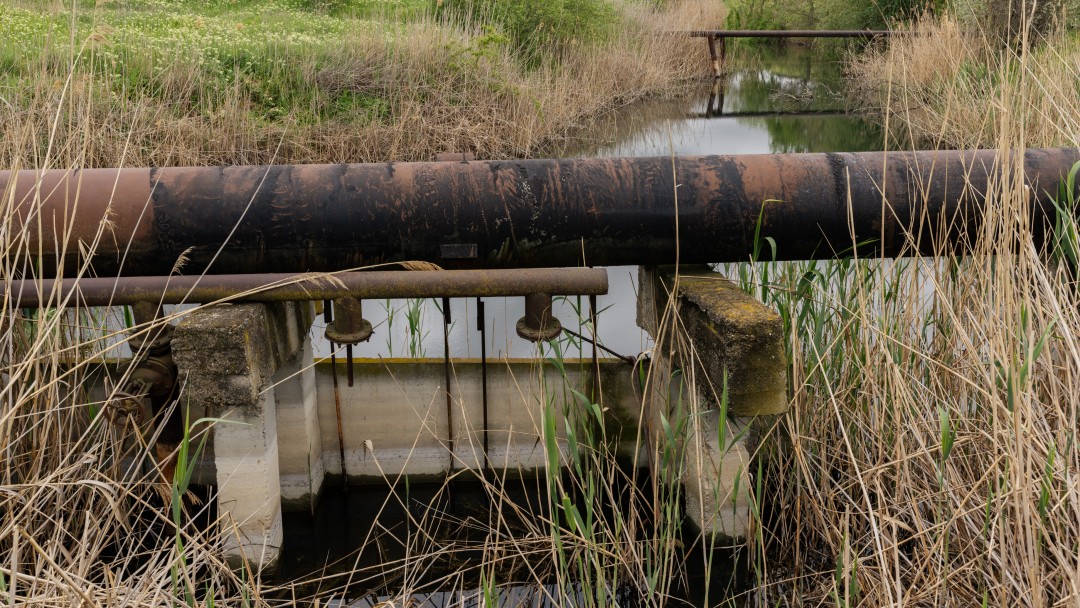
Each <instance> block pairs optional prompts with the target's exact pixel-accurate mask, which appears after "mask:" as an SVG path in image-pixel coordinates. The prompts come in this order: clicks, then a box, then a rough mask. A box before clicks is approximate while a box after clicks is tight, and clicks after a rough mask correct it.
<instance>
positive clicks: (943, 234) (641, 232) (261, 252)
mask: <svg viewBox="0 0 1080 608" xmlns="http://www.w3.org/2000/svg"><path fill="white" fill-rule="evenodd" d="M790 33H791V32H787V33H786V35H790ZM1000 156H1001V157H1000V158H999V153H998V152H997V151H994V150H968V151H954V150H953V151H950V150H942V151H923V152H859V153H828V154H762V155H735V156H697V157H694V156H679V157H675V158H671V157H666V156H664V157H651V158H579V159H555V160H552V159H548V160H543V159H525V160H506V161H471V162H443V163H389V164H369V165H276V166H269V167H224V168H222V167H173V168H159V169H120V170H118V169H86V170H82V171H77V172H64V171H45V172H40V171H24V172H17V173H16V172H0V191H3V192H9V193H10V195H9V199H8V200H9V201H11V202H12V213H11V217H12V222H13V224H12V226H11V227H10V231H13V232H23V231H25V233H26V234H28V235H30V242H28V243H27V246H28V247H29V249H28V250H29V251H35V252H36V251H38V250H39V248H40V251H41V256H40V257H39V259H38V260H36V261H35V264H37V263H40V268H41V273H42V274H41V275H40V276H44V277H51V276H53V274H55V271H56V268H57V266H58V264H59V263H61V262H66V263H65V265H64V267H65V268H76V267H81V266H82V265H84V264H87V263H92V264H93V267H94V269H95V271H96V272H97V274H98V275H99V276H115V275H126V276H135V275H168V274H170V273H171V271H172V269H173V266H174V265H175V264H176V262H177V260H178V259H179V258H181V257H183V258H184V259H186V260H187V261H186V262H185V263H184V264H183V265H182V271H183V272H184V273H185V274H187V275H189V276H191V275H196V274H199V273H201V272H203V271H205V270H206V269H207V268H210V269H211V271H212V272H215V273H222V274H224V273H254V272H265V271H267V270H268V269H273V270H275V271H277V272H307V271H327V270H343V269H353V268H357V267H361V266H365V265H369V264H373V263H381V262H400V261H407V260H414V261H415V260H419V261H427V262H432V263H436V264H439V265H441V266H443V267H447V268H450V267H453V268H479V267H487V268H499V267H502V268H507V267H517V268H521V267H537V266H549V267H550V266H581V265H583V262H584V261H586V260H587V261H588V263H589V264H595V265H597V266H606V265H618V264H670V263H674V261H675V254H674V252H675V251H676V250H678V251H679V259H680V262H682V263H705V262H737V261H745V260H746V259H748V257H749V255H750V254H751V253H752V252H753V251H754V243H755V236H757V237H758V238H759V239H762V238H766V237H768V238H772V239H774V240H775V242H776V244H777V250H776V255H777V259H786V260H792V259H814V258H831V257H834V256H836V255H846V253H845V252H850V250H851V248H852V246H853V244H855V243H866V245H865V246H864V247H862V248H861V250H860V255H863V256H885V257H891V256H897V255H911V254H913V253H916V252H919V253H922V254H924V255H934V254H942V253H948V252H949V251H950V246H951V245H954V244H955V243H957V242H968V241H969V240H970V239H975V238H977V237H978V236H979V235H980V233H981V230H980V229H979V228H980V226H979V225H980V222H981V217H982V211H983V207H984V204H985V193H986V192H987V191H988V189H989V187H988V184H991V183H992V178H991V176H997V175H998V174H999V170H998V169H999V167H1000V166H1002V163H1008V164H1009V166H1012V167H1016V168H1017V169H1019V168H1020V166H1021V163H1020V161H1021V160H1022V161H1023V167H1024V179H1025V182H1026V185H1027V186H1029V187H1030V188H1031V189H1030V193H1031V197H1030V199H1031V200H1030V202H1029V203H1028V206H1027V207H1026V209H1025V211H1026V212H1028V213H1029V214H1030V215H1031V217H1030V218H1029V219H1030V220H1031V224H1032V226H1034V227H1035V232H1036V234H1035V245H1036V246H1041V244H1042V242H1043V240H1044V236H1045V235H1044V233H1043V232H1042V228H1041V227H1042V226H1043V225H1044V224H1045V223H1046V222H1047V221H1050V220H1052V219H1053V215H1052V214H1053V213H1054V212H1053V205H1051V204H1050V199H1051V195H1052V194H1054V193H1056V191H1057V184H1058V182H1059V181H1060V180H1061V179H1062V177H1063V176H1066V175H1068V173H1069V170H1070V168H1071V167H1072V165H1073V163H1074V162H1076V161H1077V160H1080V151H1078V150H1077V149H1076V148H1059V149H1030V150H1026V151H1024V152H1023V153H1022V157H1021V153H1020V152H1007V153H1000ZM1017 178H1019V176H1017ZM993 179H996V177H994V178H993ZM13 180H14V181H15V182H16V183H14V184H12V183H11V182H12V181H13ZM673 183H677V184H678V186H679V187H678V200H677V201H676V198H675V193H674V189H673V188H672V184H673ZM883 193H884V195H883ZM35 197H36V198H35ZM76 200H77V202H78V205H77V206H76V205H74V203H73V201H76ZM765 201H769V202H768V203H765ZM849 203H850V204H849ZM886 203H887V204H886ZM763 204H764V209H765V216H764V221H763V222H762V223H761V226H760V231H759V230H758V227H759V226H758V218H759V217H761V211H762V207H763ZM103 222H106V223H107V225H108V226H109V230H111V234H110V237H109V238H104V239H101V238H97V235H98V232H99V231H100V230H101V229H102V226H103ZM676 225H677V226H678V230H676ZM446 235H453V237H452V238H451V237H447V236H446ZM80 241H81V242H84V243H89V242H98V243H99V244H98V247H97V249H96V250H95V253H94V255H93V256H92V258H90V259H89V260H87V259H86V258H85V253H84V249H83V248H80V247H79V242H80ZM757 242H760V240H758V241H757ZM911 243H917V244H918V247H917V248H916V247H911V246H910V244H911ZM446 245H468V247H466V248H465V249H468V250H469V251H472V249H473V247H474V246H475V251H476V255H475V257H452V258H444V257H443V254H442V252H443V251H444V249H445V248H446V247H445V246H446ZM458 249H462V248H461V247H449V248H448V250H449V251H451V252H456V251H457V250H458ZM453 255H455V256H456V255H458V253H454V254H453ZM58 256H62V257H63V259H62V260H59V259H58ZM121 260H123V263H122V264H121ZM211 260H214V261H213V263H212V265H211ZM437 294H438V295H437V296H435V297H438V296H443V295H448V296H452V297H459V296H461V297H472V296H475V295H478V294H477V293H476V292H465V293H438V292H437ZM404 295H410V294H404ZM485 295H486V294H485ZM313 297H314V298H324V297H326V295H325V294H323V293H319V294H315V295H314V296H313ZM366 297H373V298H378V297H385V296H379V295H377V294H366ZM410 297H413V296H411V295H410Z"/></svg>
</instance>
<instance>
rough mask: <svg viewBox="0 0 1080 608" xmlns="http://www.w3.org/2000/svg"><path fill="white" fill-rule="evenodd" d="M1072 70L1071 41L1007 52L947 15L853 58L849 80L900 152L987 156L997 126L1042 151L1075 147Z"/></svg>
mask: <svg viewBox="0 0 1080 608" xmlns="http://www.w3.org/2000/svg"><path fill="white" fill-rule="evenodd" d="M1036 41H1038V42H1039V43H1040V44H1038V45H1036V44H1035V42H1036ZM1078 62H1080V41H1078V39H1077V38H1076V36H1075V35H1074V34H1072V33H1070V32H1067V31H1058V32H1057V33H1054V34H1052V35H1050V38H1049V39H1047V40H1043V38H1042V37H1041V36H1038V37H1036V36H1035V35H1034V34H1032V35H1030V36H1029V37H1025V38H1023V39H1021V41H1020V42H1019V43H1017V45H1016V46H1009V45H1005V44H1003V43H1002V41H1001V39H1000V38H999V37H998V36H997V35H996V34H994V33H991V32H988V31H986V30H980V29H979V28H978V27H977V26H976V25H974V24H972V23H971V22H968V21H963V22H962V21H959V20H957V19H955V18H952V17H948V16H946V17H942V18H937V19H933V18H927V19H924V20H922V21H920V22H918V23H915V24H914V25H912V26H911V28H910V29H909V30H907V31H906V32H905V33H904V34H903V35H901V36H898V37H895V38H893V39H892V41H891V43H890V44H889V45H888V46H885V47H881V48H878V49H876V50H875V49H871V50H870V51H869V52H867V53H865V54H863V55H860V56H857V57H855V58H854V59H853V61H852V62H851V70H850V71H851V85H852V92H853V94H855V95H856V96H857V97H858V99H859V102H860V104H861V105H862V106H863V107H865V108H866V109H867V110H868V111H869V112H871V113H872V114H873V115H875V116H879V117H881V118H882V119H883V120H884V121H885V123H886V124H887V125H888V126H889V127H890V133H891V134H892V135H893V137H895V138H896V140H897V141H898V142H902V143H901V144H900V145H906V144H912V145H914V146H915V147H918V148H927V147H929V148H936V147H943V148H958V149H959V148H987V147H993V146H996V145H997V144H998V143H999V137H1000V134H1001V128H1002V125H1004V124H1015V125H1016V130H1017V131H1018V132H1019V135H1020V137H1021V139H1020V142H1019V143H1021V144H1022V145H1024V146H1028V147H1050V146H1069V145H1074V143H1075V142H1076V141H1077V125H1080V101H1078V99H1077V95H1076V91H1077V65H1078ZM1021 89H1023V90H1021Z"/></svg>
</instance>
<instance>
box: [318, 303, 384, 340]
mask: <svg viewBox="0 0 1080 608" xmlns="http://www.w3.org/2000/svg"><path fill="white" fill-rule="evenodd" d="M373 331H374V330H373V329H372V327H371V322H370V321H368V320H367V319H365V318H364V313H363V308H362V305H361V302H360V300H359V299H357V298H354V297H352V296H345V297H343V298H337V299H336V300H334V320H333V321H331V322H330V324H329V325H327V326H326V333H325V335H326V339H327V340H329V341H331V342H334V343H336V344H359V343H360V342H366V341H367V340H368V338H370V337H371V334H372V333H373Z"/></svg>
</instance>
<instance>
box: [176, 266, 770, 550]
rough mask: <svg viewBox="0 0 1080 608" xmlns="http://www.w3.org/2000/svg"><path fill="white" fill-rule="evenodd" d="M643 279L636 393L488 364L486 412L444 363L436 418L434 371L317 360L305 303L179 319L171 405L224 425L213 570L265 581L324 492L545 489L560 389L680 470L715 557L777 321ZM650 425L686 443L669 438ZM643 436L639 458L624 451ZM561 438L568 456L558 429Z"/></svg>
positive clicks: (471, 387)
mask: <svg viewBox="0 0 1080 608" xmlns="http://www.w3.org/2000/svg"><path fill="white" fill-rule="evenodd" d="M676 277H677V278H676ZM640 280H641V290H640V296H639V301H638V322H639V324H640V325H641V326H642V327H643V328H644V329H646V330H647V331H648V332H649V333H650V334H651V335H652V336H653V338H654V339H655V340H656V347H655V349H654V351H653V353H652V362H651V367H652V370H651V374H650V377H651V378H652V380H650V382H649V384H648V386H647V390H646V391H645V392H644V393H643V392H642V387H641V386H640V385H639V380H638V375H637V373H636V370H635V368H634V365H633V364H631V363H628V362H626V361H622V360H619V359H601V360H600V361H598V362H596V363H595V367H593V365H594V363H593V362H592V361H589V360H572V361H566V362H565V366H564V372H560V371H559V370H557V369H555V367H554V366H551V365H545V364H543V363H542V362H541V361H539V360H524V359H522V360H498V361H489V362H488V364H487V367H488V369H487V388H488V391H487V393H488V397H487V400H486V403H487V411H484V403H485V401H484V399H483V396H482V388H481V386H482V383H481V381H480V378H481V371H480V367H481V363H480V362H479V361H478V360H473V359H454V360H452V361H451V362H450V364H451V369H452V372H451V376H450V377H451V381H450V387H449V389H450V390H449V392H450V396H451V399H450V416H447V407H446V386H445V384H446V383H445V377H446V376H445V375H444V373H445V368H444V362H443V360H442V359H355V360H353V361H352V363H353V366H354V382H353V384H352V386H349V385H348V384H347V383H346V382H345V363H344V362H343V361H341V360H338V361H337V363H336V365H337V366H338V367H337V369H335V368H334V367H333V364H331V363H330V362H329V361H318V360H316V359H315V358H314V357H313V354H312V343H311V334H312V323H313V319H314V316H315V315H314V308H313V306H312V305H311V303H308V302H301V303H297V302H272V303H238V304H229V305H218V306H211V307H204V308H201V309H198V310H196V311H194V312H192V313H190V314H189V315H187V316H186V317H184V319H183V320H182V321H181V322H180V323H179V325H178V326H177V327H176V329H175V335H174V337H173V356H174V358H175V360H176V364H177V367H178V370H179V376H180V380H181V382H182V385H183V387H184V388H183V393H182V395H181V400H180V403H181V404H184V405H186V406H187V407H189V408H199V411H204V412H205V415H206V416H209V417H211V418H217V419H220V421H219V422H216V423H215V424H214V427H213V440H212V442H211V446H210V448H209V449H208V452H207V454H206V455H205V457H204V459H205V460H206V461H207V464H210V463H212V467H208V468H209V469H210V470H211V471H212V473H211V475H212V479H211V480H207V481H211V482H212V483H216V485H217V494H216V497H217V505H218V512H219V514H220V515H222V516H223V519H222V521H223V525H225V526H226V530H228V531H229V532H230V536H229V540H228V541H227V543H226V545H225V547H224V552H225V557H226V558H227V559H228V560H229V561H230V563H233V564H235V565H240V564H241V563H243V562H245V561H246V562H247V563H248V564H250V565H251V566H253V567H256V568H260V569H264V570H265V569H272V568H274V567H275V566H276V563H277V561H278V559H279V557H280V552H281V542H282V527H281V526H282V523H281V522H282V518H281V513H282V510H309V509H313V508H314V505H315V503H316V501H317V500H318V497H319V493H320V491H321V490H322V487H323V484H324V481H325V480H326V479H327V478H334V479H338V480H342V479H345V480H348V482H350V483H366V482H377V483H385V481H386V480H387V479H390V480H393V479H395V478H397V477H398V476H403V475H404V476H409V477H410V478H413V479H423V478H428V479H441V478H443V477H445V476H446V475H448V474H452V473H453V472H455V471H460V470H463V469H479V468H482V467H484V466H488V467H490V468H492V469H494V470H496V471H509V472H512V473H514V474H521V475H530V474H542V471H543V469H544V467H545V466H548V465H547V462H548V461H547V455H546V453H545V451H544V443H545V442H544V441H543V440H542V439H543V427H544V425H543V416H544V410H545V408H546V407H552V408H556V409H555V411H557V412H560V413H561V412H565V411H567V410H568V409H569V408H574V407H579V405H578V404H576V403H574V402H573V396H572V395H570V394H569V392H568V391H566V390H563V387H565V386H566V384H567V382H569V383H571V384H574V385H578V386H599V387H600V388H601V394H602V399H603V404H604V407H605V408H606V411H607V412H608V416H609V418H610V421H611V422H610V424H609V426H608V429H609V432H611V433H612V434H613V435H615V436H616V437H621V439H620V450H621V453H622V454H623V455H625V456H627V457H631V456H632V457H638V456H644V458H643V459H641V460H639V462H640V463H641V464H643V465H644V464H646V463H648V464H649V465H650V466H653V467H657V466H671V465H672V463H671V462H670V459H668V460H666V461H665V460H664V459H657V458H653V459H652V461H650V459H649V456H648V455H652V454H661V453H664V450H667V449H672V450H674V452H669V453H678V454H680V455H681V456H680V458H681V461H680V462H677V463H675V466H678V467H679V469H680V472H679V475H680V478H681V480H682V484H683V486H684V488H685V492H686V505H687V516H688V517H689V519H690V520H691V521H692V522H693V523H694V524H695V525H697V526H698V527H700V528H701V529H702V530H704V531H705V532H706V533H707V534H709V535H710V536H712V537H715V538H718V539H721V540H722V541H730V540H732V539H737V538H739V537H742V536H744V535H745V534H746V533H747V529H748V528H747V526H748V517H749V504H750V503H749V500H750V495H749V489H750V488H751V487H752V483H751V480H750V479H749V472H748V468H747V466H748V464H749V463H750V460H751V455H752V452H753V446H751V445H750V443H749V442H750V439H749V437H750V434H749V433H748V432H747V431H748V429H749V428H750V427H751V426H752V424H753V421H754V420H755V419H757V418H760V417H763V416H771V415H775V414H778V413H781V412H783V411H784V410H785V409H786V407H787V403H788V400H787V368H786V361H785V359H784V350H783V343H782V332H781V331H780V330H781V327H780V320H779V317H778V316H777V315H776V314H775V313H773V312H772V311H770V310H768V309H767V308H766V307H764V306H763V305H762V304H760V303H758V302H757V301H755V300H754V299H753V298H751V297H749V296H747V295H746V294H744V293H743V292H742V291H740V290H739V289H738V288H736V287H735V286H734V285H732V284H731V283H729V282H728V281H727V280H726V279H724V278H723V277H721V276H720V275H718V274H716V273H712V272H709V271H708V269H707V268H697V267H695V268H684V269H683V271H682V272H681V273H676V272H675V269H674V268H645V269H642V270H641V277H640ZM672 328H677V331H673V330H672ZM676 369H679V370H681V373H675V372H676ZM563 373H565V374H566V376H565V377H564V376H563V375H562V374H563ZM335 374H336V375H337V381H336V382H335V377H334V376H335ZM725 376H726V389H727V390H726V412H724V414H726V417H722V415H721V414H722V411H721V403H723V402H725V399H724V398H723V397H721V394H722V393H723V391H724V387H725ZM643 394H644V395H645V399H644V404H643V401H642V395H643ZM643 405H644V407H643ZM643 414H644V417H645V420H642V415H643ZM662 417H663V418H666V419H667V420H668V421H669V422H670V421H672V420H676V419H678V420H681V422H680V423H679V424H676V425H675V427H676V428H685V431H684V432H683V433H681V434H680V435H679V436H677V437H674V438H672V437H665V436H664V435H663V433H662V432H661V431H660V429H661V428H663V426H664V425H663V424H661V423H660V419H661V418H662ZM485 419H486V420H487V421H488V422H487V427H488V428H487V429H485V428H483V427H484V425H483V424H482V421H483V420H485ZM560 419H561V416H560ZM641 423H644V424H645V425H646V428H647V429H648V431H649V432H648V433H646V434H645V436H647V438H648V443H647V445H642V446H638V445H637V444H636V438H637V437H638V433H637V427H638V425H639V424H641ZM720 425H725V427H724V428H725V431H724V432H723V433H721V432H720V428H721V427H720ZM557 433H558V437H557V441H558V445H559V447H560V449H561V450H563V451H564V455H565V450H566V449H567V443H566V442H565V431H564V428H563V427H562V426H560V427H559V428H558V430H557ZM722 436H723V437H725V438H726V439H724V444H723V445H721V444H720V443H719V442H720V438H721V437H722ZM485 445H487V446H488V449H487V450H486V452H485V449H484V446H485ZM451 446H452V448H453V449H452V450H451V449H450V448H451ZM234 531H235V532H234Z"/></svg>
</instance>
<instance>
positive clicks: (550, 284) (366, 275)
mask: <svg viewBox="0 0 1080 608" xmlns="http://www.w3.org/2000/svg"><path fill="white" fill-rule="evenodd" d="M607 289H608V280H607V271H605V270H604V269H603V268H516V269H500V270H412V271H397V270H393V271H370V272H340V273H334V274H322V275H319V274H288V273H274V274H225V275H202V276H191V277H185V276H156V277H106V278H89V277H84V278H80V279H63V280H59V281H57V280H55V279H47V280H43V281H35V280H31V279H28V280H21V281H12V282H11V286H10V287H5V286H3V285H0V298H5V297H6V298H8V299H10V300H11V302H12V304H13V305H14V306H16V307H18V308H41V307H57V306H59V305H60V304H61V303H65V305H66V306H75V305H76V304H77V305H80V306H121V305H125V304H135V303H137V302H151V303H157V304H184V303H196V302H216V301H219V300H223V299H228V300H229V301H231V302H292V301H301V302H302V301H306V300H334V299H338V298H341V297H344V296H353V297H355V298H360V299H380V300H381V299H386V298H438V297H472V296H490V297H499V296H502V297H512V296H524V295H528V294H530V293H536V292H538V291H542V292H545V293H551V294H559V295H577V294H581V295H588V294H605V293H607Z"/></svg>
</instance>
